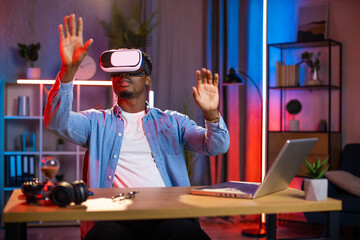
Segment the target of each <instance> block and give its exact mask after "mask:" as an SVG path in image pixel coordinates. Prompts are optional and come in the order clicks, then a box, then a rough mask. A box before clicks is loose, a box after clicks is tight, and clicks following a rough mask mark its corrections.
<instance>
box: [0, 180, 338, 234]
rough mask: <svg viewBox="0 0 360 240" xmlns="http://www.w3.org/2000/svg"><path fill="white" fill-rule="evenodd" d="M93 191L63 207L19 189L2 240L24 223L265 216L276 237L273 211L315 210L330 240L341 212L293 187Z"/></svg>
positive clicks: (5, 217)
mask: <svg viewBox="0 0 360 240" xmlns="http://www.w3.org/2000/svg"><path fill="white" fill-rule="evenodd" d="M91 190H92V191H93V192H94V196H92V197H90V198H89V199H88V200H87V201H86V202H84V203H82V204H81V206H68V207H65V208H60V207H58V206H46V207H44V206H29V205H28V204H26V201H25V200H24V199H23V197H21V195H22V194H21V191H20V190H15V191H14V192H13V194H12V195H11V198H10V200H9V201H8V203H7V204H6V206H5V208H4V213H3V221H4V223H5V228H6V229H5V231H6V239H10V237H11V239H26V222H34V221H45V222H46V221H73V220H136V219H162V218H187V217H203V216H230V215H246V214H260V213H265V214H266V215H267V238H268V239H275V238H276V213H290V212H314V211H316V212H319V211H320V212H329V219H330V221H328V223H329V229H328V230H329V231H328V236H329V237H330V238H331V239H338V237H339V219H338V218H339V216H338V212H337V211H340V210H341V201H339V200H335V199H328V200H326V201H306V200H305V199H304V193H303V192H302V191H299V190H295V189H291V188H288V189H287V190H284V191H281V192H277V193H274V194H271V195H268V196H264V197H261V198H258V199H255V200H249V199H233V198H221V197H210V196H199V195H191V194H189V190H190V188H189V187H172V188H134V189H131V190H132V191H133V190H136V191H139V193H138V194H137V195H136V197H135V198H134V199H131V200H130V199H127V200H123V201H120V202H113V201H112V200H111V199H110V197H111V196H113V195H116V194H118V193H120V192H121V191H120V190H119V189H91ZM122 191H123V192H126V191H127V189H122ZM129 191H130V190H129ZM14 233H15V234H14ZM14 235H16V236H14Z"/></svg>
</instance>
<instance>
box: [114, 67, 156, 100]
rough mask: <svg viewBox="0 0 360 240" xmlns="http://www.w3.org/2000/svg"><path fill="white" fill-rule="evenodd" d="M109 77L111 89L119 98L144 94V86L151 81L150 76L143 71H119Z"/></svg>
mask: <svg viewBox="0 0 360 240" xmlns="http://www.w3.org/2000/svg"><path fill="white" fill-rule="evenodd" d="M111 78H112V85H113V90H114V92H115V94H116V95H117V96H118V97H119V98H136V97H139V96H143V95H145V96H146V86H147V85H148V84H149V83H150V82H151V78H150V77H149V76H147V75H145V72H142V73H141V74H138V75H131V74H127V73H120V74H117V75H113V76H112V77H111Z"/></svg>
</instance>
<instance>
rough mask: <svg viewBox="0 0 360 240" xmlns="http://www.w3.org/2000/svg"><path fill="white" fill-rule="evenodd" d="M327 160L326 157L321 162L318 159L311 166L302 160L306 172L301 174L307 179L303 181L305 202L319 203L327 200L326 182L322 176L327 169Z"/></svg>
mask: <svg viewBox="0 0 360 240" xmlns="http://www.w3.org/2000/svg"><path fill="white" fill-rule="evenodd" d="M328 159H329V157H326V158H325V159H324V160H323V161H321V160H320V158H319V157H318V158H316V161H315V162H314V163H313V164H311V163H309V162H308V161H306V160H304V163H305V167H306V170H304V171H303V172H304V173H305V175H306V176H307V177H308V178H305V179H304V190H305V199H306V200H313V201H314V200H315V201H320V200H326V199H327V190H328V180H327V179H326V178H323V176H324V174H325V172H326V171H327V170H328V169H329V165H328V164H327V162H328Z"/></svg>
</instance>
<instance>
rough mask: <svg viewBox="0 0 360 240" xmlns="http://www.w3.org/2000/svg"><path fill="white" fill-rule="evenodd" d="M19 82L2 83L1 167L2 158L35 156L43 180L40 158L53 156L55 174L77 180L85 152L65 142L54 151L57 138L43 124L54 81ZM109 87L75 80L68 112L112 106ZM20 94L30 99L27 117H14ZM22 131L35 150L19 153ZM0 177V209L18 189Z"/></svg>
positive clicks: (97, 82) (109, 82)
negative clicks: (56, 162) (30, 135)
mask: <svg viewBox="0 0 360 240" xmlns="http://www.w3.org/2000/svg"><path fill="white" fill-rule="evenodd" d="M19 82H20V83H21V84H15V83H7V84H4V88H3V93H4V100H5V101H4V106H3V107H4V110H3V112H4V114H2V113H1V115H2V116H1V119H3V121H2V123H3V129H0V130H1V131H2V132H3V136H2V140H1V141H3V143H4V144H3V146H4V148H3V151H1V153H2V156H1V158H0V160H1V162H0V164H1V166H2V168H3V169H5V164H6V159H7V157H8V156H10V155H20V156H25V155H31V156H35V177H36V178H38V179H39V180H40V181H43V177H42V175H41V171H40V165H39V161H40V160H41V159H42V158H43V157H44V156H54V157H56V158H58V159H59V161H60V169H59V172H58V174H63V175H64V178H63V180H64V181H67V182H70V183H71V182H73V181H75V180H78V179H81V177H82V165H83V156H84V154H85V149H84V148H82V147H79V146H77V145H75V144H73V143H70V142H67V141H65V143H64V149H63V150H61V151H57V148H56V144H57V140H58V137H57V136H56V135H54V134H53V133H51V132H49V131H48V130H47V129H46V128H45V127H44V124H43V119H44V116H43V111H44V108H45V104H46V98H47V96H46V92H47V91H48V90H49V89H50V88H51V84H52V83H53V82H54V80H27V79H23V80H18V83H19ZM111 85H112V84H111V81H75V82H74V100H73V107H72V109H73V110H74V111H77V112H78V111H81V110H85V109H89V108H104V109H106V108H110V107H112V105H113V103H114V95H113V94H112V91H111ZM109 86H110V88H109ZM94 89H96V92H94ZM21 95H26V96H29V97H30V116H17V111H16V110H17V98H18V96H21ZM80 99H81V100H82V101H80ZM88 99H89V100H88ZM94 104H95V106H94ZM24 131H31V132H34V133H35V134H36V148H35V151H22V148H21V144H20V139H21V135H22V134H23V133H24ZM4 172H5V170H4ZM1 177H2V181H0V183H1V185H0V191H1V194H2V195H1V196H2V197H1V199H0V201H1V207H2V208H3V207H4V204H5V202H6V200H7V198H8V196H9V195H10V193H11V192H12V191H13V190H14V189H16V188H19V186H16V187H14V186H7V185H6V181H5V178H6V174H2V175H1Z"/></svg>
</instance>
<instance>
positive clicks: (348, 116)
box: [268, 0, 360, 146]
mask: <svg viewBox="0 0 360 240" xmlns="http://www.w3.org/2000/svg"><path fill="white" fill-rule="evenodd" d="M324 3H328V4H329V24H328V38H331V39H334V40H337V41H339V42H341V43H342V45H343V54H342V59H343V68H342V71H343V72H342V87H343V91H342V96H343V97H342V131H343V136H342V144H343V146H344V145H345V144H347V143H353V142H360V134H359V133H360V125H359V124H358V123H359V122H360V114H359V113H358V111H357V104H358V102H359V101H360V95H359V87H360V81H359V80H360V79H359V78H360V77H359V74H358V73H357V70H358V69H359V67H360V56H359V54H358V53H359V52H360V44H359V39H360V29H359V28H358V27H356V26H357V25H356V24H357V23H359V22H360V15H359V14H357V12H358V11H359V10H360V1H353V0H341V1H338V0H318V1H311V0H287V1H282V0H269V6H268V19H269V20H268V43H279V42H293V41H296V28H297V16H298V8H299V6H309V5H310V6H311V5H321V4H324Z"/></svg>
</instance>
